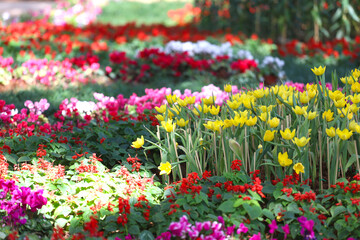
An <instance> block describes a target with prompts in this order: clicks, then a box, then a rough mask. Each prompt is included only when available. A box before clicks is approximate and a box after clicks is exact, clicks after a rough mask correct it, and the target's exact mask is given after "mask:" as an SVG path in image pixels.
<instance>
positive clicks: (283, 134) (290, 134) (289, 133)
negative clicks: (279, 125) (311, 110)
mask: <svg viewBox="0 0 360 240" xmlns="http://www.w3.org/2000/svg"><path fill="white" fill-rule="evenodd" d="M280 134H281V137H282V138H283V139H285V140H291V139H293V138H294V137H295V129H294V130H292V131H291V130H290V129H288V128H287V129H285V131H282V130H280Z"/></svg>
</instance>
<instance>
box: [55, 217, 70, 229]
mask: <svg viewBox="0 0 360 240" xmlns="http://www.w3.org/2000/svg"><path fill="white" fill-rule="evenodd" d="M67 223H68V220H67V219H65V218H58V219H56V221H55V226H56V225H58V226H59V227H61V228H63V227H64V226H65V225H66V224H67Z"/></svg>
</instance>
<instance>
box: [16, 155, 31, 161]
mask: <svg viewBox="0 0 360 240" xmlns="http://www.w3.org/2000/svg"><path fill="white" fill-rule="evenodd" d="M17 161H18V162H19V163H20V162H30V161H31V159H30V158H29V157H28V156H22V157H19V159H18V160H17Z"/></svg>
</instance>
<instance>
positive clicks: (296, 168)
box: [293, 163, 305, 174]
mask: <svg viewBox="0 0 360 240" xmlns="http://www.w3.org/2000/svg"><path fill="white" fill-rule="evenodd" d="M293 169H294V171H295V172H296V174H299V173H300V172H302V173H305V168H304V165H302V164H301V163H297V164H295V165H294V167H293Z"/></svg>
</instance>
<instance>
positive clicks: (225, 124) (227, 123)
mask: <svg viewBox="0 0 360 240" xmlns="http://www.w3.org/2000/svg"><path fill="white" fill-rule="evenodd" d="M232 126H234V124H233V121H232V120H230V119H225V120H224V129H225V128H229V127H232Z"/></svg>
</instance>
